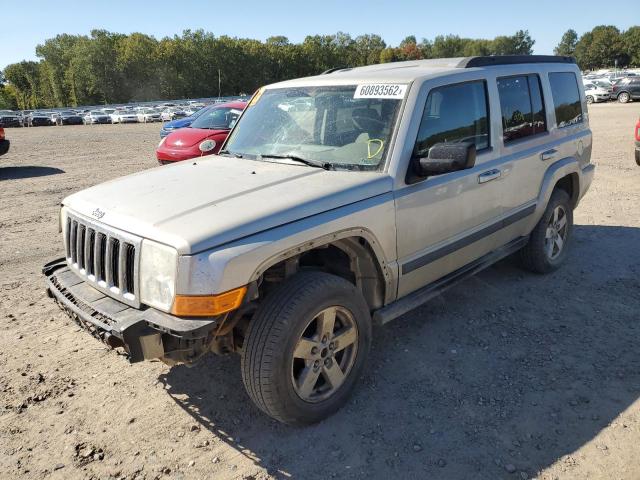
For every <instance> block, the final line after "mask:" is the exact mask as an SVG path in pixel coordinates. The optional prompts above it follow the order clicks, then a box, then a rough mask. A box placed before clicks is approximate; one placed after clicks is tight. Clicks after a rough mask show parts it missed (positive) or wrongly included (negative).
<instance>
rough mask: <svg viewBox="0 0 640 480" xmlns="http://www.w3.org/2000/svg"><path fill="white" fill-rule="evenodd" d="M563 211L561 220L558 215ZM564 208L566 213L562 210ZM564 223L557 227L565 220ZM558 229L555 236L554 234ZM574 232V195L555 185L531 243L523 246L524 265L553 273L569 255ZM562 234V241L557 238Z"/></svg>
mask: <svg viewBox="0 0 640 480" xmlns="http://www.w3.org/2000/svg"><path fill="white" fill-rule="evenodd" d="M556 212H558V213H559V215H558V217H557V220H555V221H554V215H555V214H556ZM560 212H562V213H560ZM563 216H564V220H565V222H564V227H562V228H556V226H557V225H559V224H561V223H562V217H563ZM554 233H555V236H554ZM572 234H573V209H572V208H571V199H570V198H569V195H568V194H567V192H565V191H564V190H560V189H555V190H554V191H553V193H552V194H551V198H550V199H549V203H548V204H547V208H546V209H545V211H544V213H543V215H542V218H541V219H540V221H539V222H538V224H537V225H536V226H535V228H534V229H533V231H532V232H531V235H530V237H529V243H527V245H526V246H525V247H524V248H523V249H522V250H520V262H521V264H522V266H523V267H524V268H525V269H527V270H529V271H531V272H535V273H550V272H552V271H554V270H556V269H557V268H558V267H559V266H560V265H561V264H562V263H563V262H564V259H565V258H566V256H567V251H568V247H569V245H570V243H571V237H572ZM558 237H559V238H560V241H558V240H555V239H556V238H558Z"/></svg>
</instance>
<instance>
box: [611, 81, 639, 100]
mask: <svg viewBox="0 0 640 480" xmlns="http://www.w3.org/2000/svg"><path fill="white" fill-rule="evenodd" d="M611 98H612V99H614V100H618V101H619V102H620V103H627V102H629V101H630V100H640V77H637V76H633V77H627V78H623V79H621V80H618V81H617V82H616V83H614V84H613V85H612V86H611Z"/></svg>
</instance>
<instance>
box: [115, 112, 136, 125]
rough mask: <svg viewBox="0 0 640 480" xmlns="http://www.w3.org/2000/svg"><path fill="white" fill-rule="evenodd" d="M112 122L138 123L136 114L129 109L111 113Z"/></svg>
mask: <svg viewBox="0 0 640 480" xmlns="http://www.w3.org/2000/svg"><path fill="white" fill-rule="evenodd" d="M111 120H112V121H113V123H138V114H137V113H136V112H134V111H131V110H123V111H120V112H115V113H112V114H111Z"/></svg>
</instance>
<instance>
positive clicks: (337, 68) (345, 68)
mask: <svg viewBox="0 0 640 480" xmlns="http://www.w3.org/2000/svg"><path fill="white" fill-rule="evenodd" d="M338 70H351V67H334V68H330V69H329V70H325V71H324V72H322V73H321V74H320V75H328V74H329V73H333V72H337V71H338Z"/></svg>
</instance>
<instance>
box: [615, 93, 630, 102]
mask: <svg viewBox="0 0 640 480" xmlns="http://www.w3.org/2000/svg"><path fill="white" fill-rule="evenodd" d="M629 100H631V97H630V96H629V94H628V93H627V92H621V93H620V94H618V101H619V102H620V103H628V102H629Z"/></svg>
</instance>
